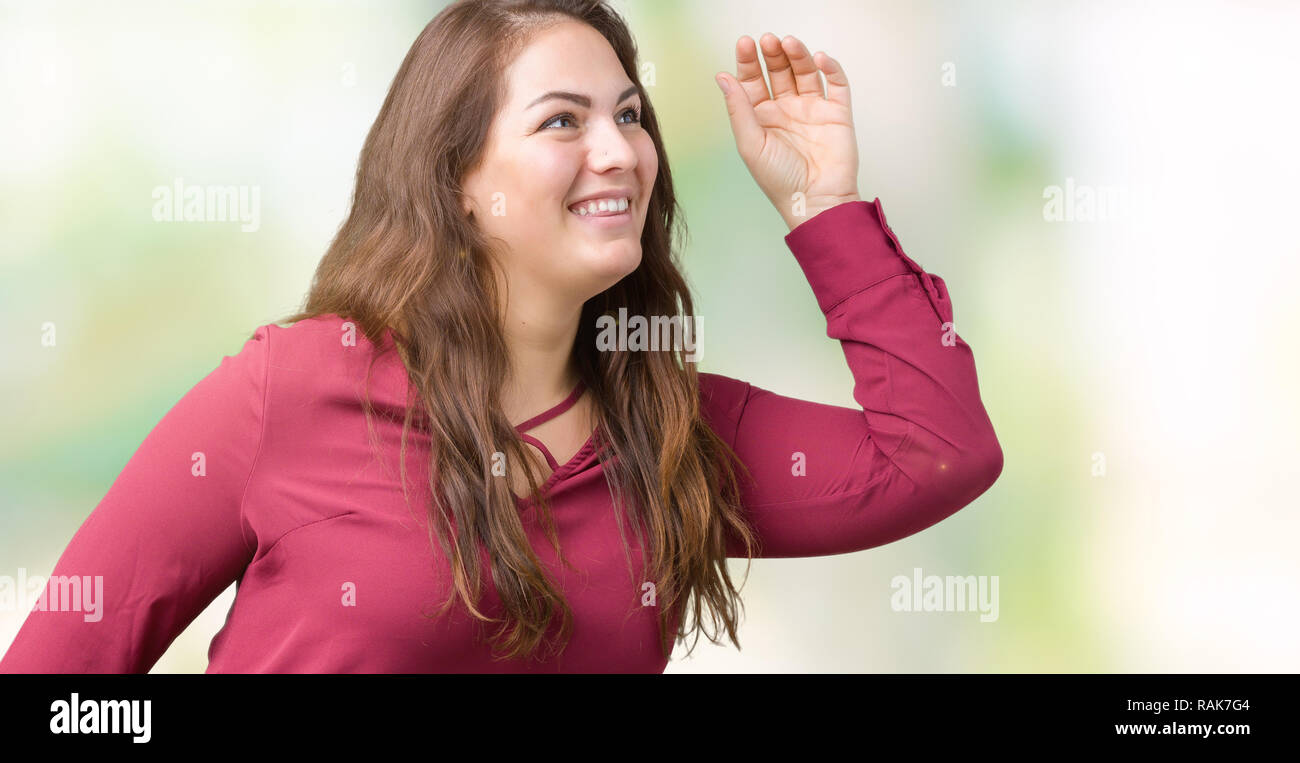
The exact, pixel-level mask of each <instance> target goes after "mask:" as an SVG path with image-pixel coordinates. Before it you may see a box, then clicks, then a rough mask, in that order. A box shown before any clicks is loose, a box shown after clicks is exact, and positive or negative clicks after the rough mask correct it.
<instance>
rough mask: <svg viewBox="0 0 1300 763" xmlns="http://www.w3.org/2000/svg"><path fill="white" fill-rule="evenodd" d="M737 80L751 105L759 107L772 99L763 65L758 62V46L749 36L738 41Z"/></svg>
mask: <svg viewBox="0 0 1300 763" xmlns="http://www.w3.org/2000/svg"><path fill="white" fill-rule="evenodd" d="M736 78H737V79H739V80H740V86H741V87H742V88H744V90H745V93H746V94H747V95H748V96H749V102H750V104H751V105H754V106H757V105H758V104H760V103H762V102H763V101H766V100H767V99H769V98H771V96H770V95H769V94H768V92H767V81H766V80H765V79H763V65H762V64H760V63H759V62H758V46H756V45H755V44H754V41H753V39H751V38H750V37H749V36H748V35H746V36H744V37H741V38H740V39H739V40H737V41H736Z"/></svg>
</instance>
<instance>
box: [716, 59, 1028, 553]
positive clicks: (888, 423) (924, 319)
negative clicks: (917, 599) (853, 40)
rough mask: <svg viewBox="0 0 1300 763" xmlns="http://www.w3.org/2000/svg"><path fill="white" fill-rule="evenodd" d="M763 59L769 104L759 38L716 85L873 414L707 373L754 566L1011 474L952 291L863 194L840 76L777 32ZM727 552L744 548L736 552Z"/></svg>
mask: <svg viewBox="0 0 1300 763" xmlns="http://www.w3.org/2000/svg"><path fill="white" fill-rule="evenodd" d="M761 47H762V55H763V59H764V63H766V68H767V74H768V76H769V77H770V79H771V89H770V90H769V88H768V82H767V80H766V79H765V78H764V74H763V66H762V65H761V64H760V62H759V47H758V46H756V45H755V44H754V41H753V40H751V39H750V38H749V37H741V38H740V39H739V40H738V41H737V42H736V76H735V77H733V76H731V75H729V74H726V73H725V72H724V73H719V74H718V75H717V77H716V79H717V82H718V85H719V87H721V88H722V91H723V93H724V95H725V96H726V101H727V114H728V115H729V117H730V120H731V128H732V133H733V134H734V136H735V138H736V149H737V151H739V153H740V157H741V159H742V160H744V162H745V166H746V167H747V168H748V169H749V171H750V174H752V175H753V176H754V180H755V181H756V182H757V183H758V185H759V187H760V188H761V189H762V190H763V193H764V194H765V195H766V196H767V198H768V199H769V200H770V201H771V202H772V204H773V205H774V206H775V207H776V208H777V211H778V212H779V213H780V214H781V217H782V219H783V220H785V222H786V225H787V226H789V228H790V229H791V232H790V234H789V235H787V236H786V239H785V240H786V243H787V244H788V245H789V247H790V250H791V251H792V252H793V253H794V255H795V259H796V260H798V262H799V265H800V267H802V268H803V271H804V275H806V276H807V278H808V283H809V284H810V285H811V286H812V289H813V293H814V295H816V297H817V304H818V305H819V306H820V307H821V309H822V312H823V313H824V314H825V315H826V321H827V334H828V335H829V336H831V337H834V338H835V339H839V340H840V342H841V344H842V345H843V348H844V355H845V357H846V358H847V359H848V362H849V368H850V369H851V370H852V371H853V378H854V388H853V396H854V399H856V400H857V402H858V404H859V405H860V406H862V408H861V410H855V409H852V408H841V407H837V406H830V405H822V404H818V403H813V402H809V401H805V400H797V399H795V398H790V397H784V396H782V395H777V394H774V393H772V392H769V391H767V390H765V389H760V388H758V387H754V386H753V385H749V384H745V383H744V382H737V381H736V380H734V379H727V378H726V377H718V376H714V375H707V376H711V377H712V378H710V379H707V382H708V387H709V390H708V395H707V396H708V398H709V400H710V402H709V405H710V419H711V423H715V422H716V426H719V427H720V428H721V430H722V431H723V432H724V433H729V434H730V437H731V442H732V443H733V446H732V447H733V449H734V450H735V451H736V453H737V455H738V456H739V457H740V459H741V461H743V462H744V463H745V465H746V466H747V467H748V468H749V469H750V471H751V473H752V475H753V477H754V480H753V481H752V482H750V483H748V484H745V485H743V487H742V496H741V497H742V501H743V503H744V505H745V507H746V509H747V511H748V516H749V518H750V521H751V523H752V525H753V526H754V528H755V529H756V530H757V532H758V536H759V538H760V541H761V543H762V545H761V548H760V549H758V551H757V555H759V556H819V555H823V554H838V553H844V552H848V551H858V550H861V549H864V548H871V547H872V546H878V545H880V544H882V543H888V542H890V541H893V540H897V539H899V538H902V537H905V536H907V535H910V534H912V533H915V532H917V531H919V530H922V529H924V528H926V527H929V526H930V525H932V524H934V523H935V522H938V521H939V520H940V519H943V518H944V517H946V516H948V515H949V514H952V513H953V512H955V511H957V510H958V509H960V508H961V507H962V506H965V505H966V504H968V503H970V502H971V501H972V500H974V499H975V497H976V496H978V495H979V494H980V493H982V492H984V491H985V490H987V489H988V487H989V486H990V485H991V484H993V481H994V480H996V479H997V477H998V474H1000V473H1001V470H1002V449H1001V448H1000V447H999V445H998V441H997V437H996V436H995V435H994V433H993V427H992V425H991V424H990V422H989V419H988V415H987V414H986V413H985V411H984V406H983V404H982V403H981V402H980V396H979V387H978V384H977V383H976V379H975V361H974V357H973V356H972V354H971V350H970V347H969V346H968V345H967V344H966V343H965V342H964V341H962V339H961V338H960V337H959V336H957V333H956V331H955V330H954V329H953V324H952V319H953V314H952V303H951V302H950V301H949V298H948V288H947V286H946V285H945V284H944V282H943V279H941V278H939V277H938V276H934V275H931V274H929V273H926V272H925V271H923V270H922V269H921V267H920V266H918V265H917V264H916V263H915V262H914V261H912V260H911V259H910V258H909V257H907V255H905V254H904V253H903V249H902V247H901V246H900V245H899V243H898V240H897V239H896V238H895V237H894V234H893V232H892V231H890V230H889V226H888V225H887V224H886V223H885V218H884V213H883V212H882V211H881V208H880V200H879V199H877V200H876V201H874V202H872V203H867V202H865V201H861V197H860V195H859V194H858V187H857V175H858V153H857V138H856V137H855V135H854V129H853V108H852V99H851V97H850V88H849V81H848V76H847V75H846V74H845V72H844V68H843V67H842V66H840V64H839V62H838V61H836V60H835V59H833V58H831V57H830V56H828V55H826V54H825V53H822V52H818V53H817V54H816V55H810V54H809V52H808V49H807V47H805V46H804V44H803V43H802V42H800V41H799V40H798V39H797V38H795V37H785V38H784V39H778V38H777V37H776V35H773V34H765V35H763V37H762V39H761ZM823 74H824V75H825V77H826V81H825V85H823V83H822V79H821V78H822V75H823ZM701 376H702V378H703V377H704V376H706V375H701ZM702 390H703V385H702ZM725 436H726V434H724V437H725ZM741 477H742V481H743V480H744V475H743V474H742V475H741ZM728 553H729V555H731V556H740V555H743V554H744V549H743V548H741V547H740V546H739V544H738V543H736V542H734V539H733V542H731V543H729V547H728Z"/></svg>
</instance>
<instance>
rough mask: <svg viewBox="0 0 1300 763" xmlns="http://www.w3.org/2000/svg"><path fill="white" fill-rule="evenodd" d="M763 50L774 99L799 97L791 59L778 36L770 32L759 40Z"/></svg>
mask: <svg viewBox="0 0 1300 763" xmlns="http://www.w3.org/2000/svg"><path fill="white" fill-rule="evenodd" d="M759 45H760V46H761V47H762V48H763V62H764V63H766V64H767V76H768V77H769V78H770V79H771V80H772V97H773V98H780V97H782V96H786V95H798V94H799V88H798V87H797V86H796V85H795V81H794V71H793V70H792V69H791V68H790V59H789V58H787V57H786V54H785V48H783V47H782V46H781V40H779V39H778V38H777V36H776V35H774V34H772V33H771V32H768V33H767V34H765V35H763V36H762V38H760V39H759Z"/></svg>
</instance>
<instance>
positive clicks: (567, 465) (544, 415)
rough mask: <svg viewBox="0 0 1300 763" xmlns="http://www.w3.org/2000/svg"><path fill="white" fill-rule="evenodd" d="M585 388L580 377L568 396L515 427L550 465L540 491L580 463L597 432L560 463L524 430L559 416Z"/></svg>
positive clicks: (594, 443) (580, 395)
mask: <svg viewBox="0 0 1300 763" xmlns="http://www.w3.org/2000/svg"><path fill="white" fill-rule="evenodd" d="M586 389H587V387H586V385H585V384H584V383H583V381H582V380H581V379H579V380H578V384H577V385H576V386H575V387H574V388H573V391H572V392H570V393H569V396H568V397H566V398H565V399H564V400H562V401H560V402H559V403H557V404H556V405H554V406H552V407H551V408H548V409H547V410H545V411H542V412H541V413H539V414H537V415H536V416H533V417H532V418H530V419H528V420H527V421H525V422H523V423H522V424H519V425H517V426H516V427H515V430H516V431H517V432H518V433H519V438H520V439H522V440H524V441H525V442H527V443H530V444H532V445H533V446H534V447H536V448H537V449H538V450H540V451H541V452H542V456H543V457H545V458H546V463H547V465H548V466H550V467H551V475H550V476H549V477H547V478H546V481H545V482H543V483H542V485H541V487H540V490H541V491H545V490H546V489H548V488H550V487H551V486H552V485H554V484H555V482H556V481H557V480H559V479H562V478H563V477H564V476H565V475H566V474H568V473H569V472H571V471H572V470H573V469H574V468H575V466H576V465H578V464H580V463H581V462H582V460H583V459H584V458H586V457H587V456H588V455H589V454H590V453H591V451H592V450H593V449H594V448H595V447H596V434H597V433H596V432H595V431H593V432H592V433H591V434H590V435H588V436H587V440H586V442H584V443H583V444H582V447H581V448H579V449H578V452H577V453H574V454H573V457H572V458H570V459H569V460H568V461H566V462H564V463H563V464H561V463H559V462H558V461H556V459H555V456H554V455H552V454H551V451H550V449H549V448H547V447H546V445H545V444H544V443H543V442H542V441H541V440H539V439H537V438H536V437H533V436H532V435H530V434H527V432H526V431H525V430H528V429H532V428H533V427H536V426H538V425H539V424H543V423H545V422H547V421H550V420H551V419H553V418H555V417H556V416H559V415H560V414H562V413H564V412H565V411H567V410H569V409H570V408H572V407H573V406H574V405H575V404H577V402H578V399H579V398H581V397H582V393H583V392H585V391H586ZM520 500H525V501H526V500H527V499H526V498H523V499H520Z"/></svg>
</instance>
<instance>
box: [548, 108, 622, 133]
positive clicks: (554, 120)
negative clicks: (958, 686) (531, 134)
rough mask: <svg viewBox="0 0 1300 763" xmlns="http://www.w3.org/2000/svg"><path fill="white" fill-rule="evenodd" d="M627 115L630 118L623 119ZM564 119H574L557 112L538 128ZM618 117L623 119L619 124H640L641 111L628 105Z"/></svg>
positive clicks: (570, 115)
mask: <svg viewBox="0 0 1300 763" xmlns="http://www.w3.org/2000/svg"><path fill="white" fill-rule="evenodd" d="M629 115H631V117H632V118H631V119H630V120H627V119H625V118H626V117H627V116H629ZM566 119H567V120H568V121H570V122H573V121H575V120H574V117H573V115H572V114H557V115H555V116H553V117H551V118H550V119H548V120H546V121H545V122H543V123H542V126H541V128H540V129H543V130H545V129H547V128H549V127H550V126H551V125H554V124H556V123H557V122H560V121H561V120H566ZM619 119H620V120H624V121H620V122H619V124H625V125H632V124H640V122H641V111H640V110H639V109H637V108H636V107H635V106H629V107H627V108H626V109H624V110H623V112H622V113H621V114H619Z"/></svg>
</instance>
